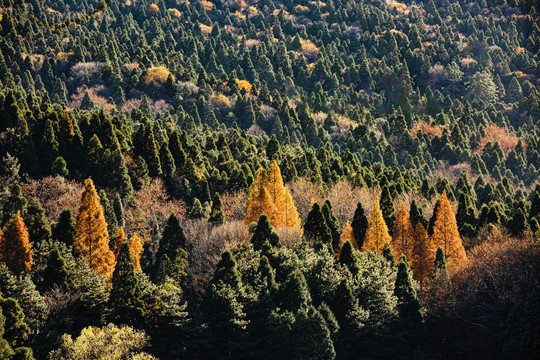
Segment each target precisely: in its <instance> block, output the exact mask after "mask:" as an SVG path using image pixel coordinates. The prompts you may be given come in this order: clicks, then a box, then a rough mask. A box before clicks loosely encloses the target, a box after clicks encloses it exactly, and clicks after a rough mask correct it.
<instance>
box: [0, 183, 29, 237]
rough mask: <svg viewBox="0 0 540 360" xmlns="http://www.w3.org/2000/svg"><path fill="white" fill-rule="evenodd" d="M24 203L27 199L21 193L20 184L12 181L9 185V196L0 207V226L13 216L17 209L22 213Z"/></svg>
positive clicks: (24, 206) (24, 207)
mask: <svg viewBox="0 0 540 360" xmlns="http://www.w3.org/2000/svg"><path fill="white" fill-rule="evenodd" d="M26 203H27V201H26V199H25V197H24V196H23V194H22V191H21V186H20V185H19V183H18V182H14V183H13V185H12V186H11V189H10V192H9V197H8V198H7V200H6V201H5V202H4V206H3V207H2V222H1V223H0V226H4V225H6V224H7V223H8V222H9V221H10V220H11V219H12V218H13V217H14V216H15V214H16V213H17V211H20V212H21V214H23V213H24V210H25V209H26Z"/></svg>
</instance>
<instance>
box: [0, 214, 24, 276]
mask: <svg viewBox="0 0 540 360" xmlns="http://www.w3.org/2000/svg"><path fill="white" fill-rule="evenodd" d="M0 262H3V263H5V264H6V266H7V267H8V269H9V270H10V271H11V272H13V273H14V274H15V275H19V274H20V273H22V272H24V271H30V269H31V267H32V245H31V244H30V238H29V235H28V229H27V228H26V225H25V224H24V221H23V219H22V217H21V212H20V211H17V215H16V216H15V218H14V219H13V220H12V221H11V223H9V224H8V225H6V226H5V227H4V229H3V230H2V233H1V234H0Z"/></svg>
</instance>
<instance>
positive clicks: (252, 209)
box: [244, 167, 277, 225]
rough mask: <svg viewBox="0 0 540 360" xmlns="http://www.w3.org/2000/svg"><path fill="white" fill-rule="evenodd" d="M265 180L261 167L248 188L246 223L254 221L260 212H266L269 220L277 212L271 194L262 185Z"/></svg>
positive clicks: (264, 173) (264, 172)
mask: <svg viewBox="0 0 540 360" xmlns="http://www.w3.org/2000/svg"><path fill="white" fill-rule="evenodd" d="M265 182H266V171H265V170H264V169H263V168H262V167H261V168H259V170H257V172H256V173H255V176H254V178H253V183H252V184H251V187H250V188H249V198H248V202H247V212H246V218H245V219H244V221H245V223H246V224H247V225H249V224H251V223H252V222H256V221H257V220H258V219H259V216H260V215H261V214H266V215H267V216H268V218H269V219H270V221H272V220H273V219H274V218H275V214H276V212H277V210H276V207H275V206H274V202H273V201H272V196H271V195H270V193H269V191H268V189H267V188H266V187H265V186H264V185H265Z"/></svg>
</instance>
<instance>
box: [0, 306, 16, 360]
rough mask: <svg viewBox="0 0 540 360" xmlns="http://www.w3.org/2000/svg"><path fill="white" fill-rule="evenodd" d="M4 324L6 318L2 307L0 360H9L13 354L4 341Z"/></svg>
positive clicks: (0, 313) (0, 314)
mask: <svg viewBox="0 0 540 360" xmlns="http://www.w3.org/2000/svg"><path fill="white" fill-rule="evenodd" d="M5 324H6V317H5V316H4V313H3V311H2V307H1V306H0V358H1V359H11V357H12V356H13V355H14V354H15V353H14V352H13V349H12V348H11V346H10V345H9V343H8V342H7V341H6V339H4V336H5V335H4V333H5Z"/></svg>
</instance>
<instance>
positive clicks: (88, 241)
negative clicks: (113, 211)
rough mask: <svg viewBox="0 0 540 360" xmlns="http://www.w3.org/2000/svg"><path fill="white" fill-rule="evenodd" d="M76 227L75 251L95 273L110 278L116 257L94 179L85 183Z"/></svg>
mask: <svg viewBox="0 0 540 360" xmlns="http://www.w3.org/2000/svg"><path fill="white" fill-rule="evenodd" d="M75 227H76V229H77V232H76V234H75V251H76V252H77V253H78V254H80V255H82V256H85V257H86V258H87V259H88V266H89V267H90V268H91V269H92V270H93V271H94V272H95V273H97V274H99V275H101V276H103V277H105V278H107V279H108V278H110V277H111V275H112V273H113V271H114V263H115V256H114V253H113V252H112V251H111V250H110V249H109V233H108V231H107V223H106V222H105V216H104V214H103V208H102V206H101V204H100V198H99V196H98V194H97V191H96V188H95V187H94V183H93V182H92V179H87V180H86V181H85V182H84V190H83V192H82V195H81V206H80V207H79V213H78V214H77V223H76V225H75Z"/></svg>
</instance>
